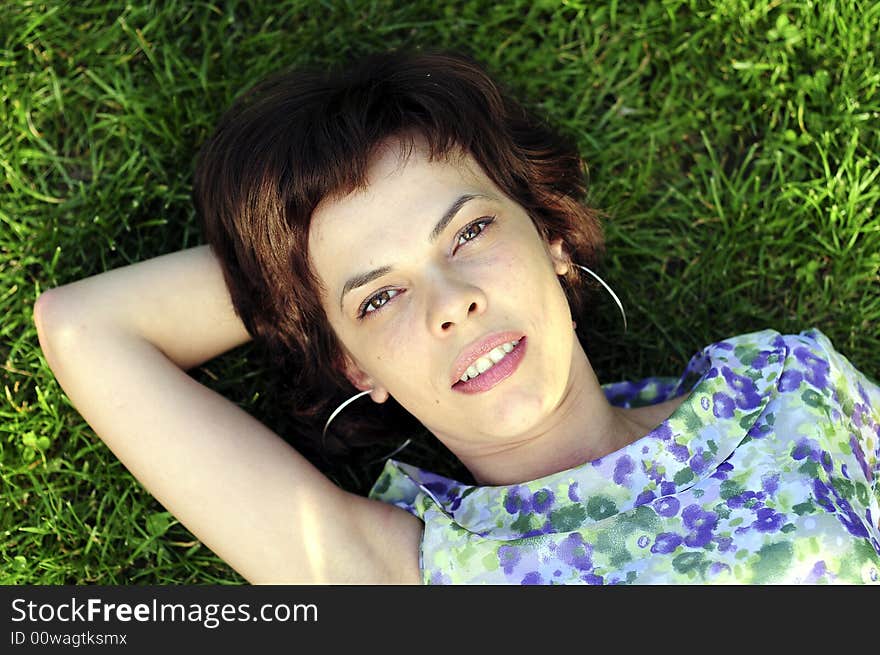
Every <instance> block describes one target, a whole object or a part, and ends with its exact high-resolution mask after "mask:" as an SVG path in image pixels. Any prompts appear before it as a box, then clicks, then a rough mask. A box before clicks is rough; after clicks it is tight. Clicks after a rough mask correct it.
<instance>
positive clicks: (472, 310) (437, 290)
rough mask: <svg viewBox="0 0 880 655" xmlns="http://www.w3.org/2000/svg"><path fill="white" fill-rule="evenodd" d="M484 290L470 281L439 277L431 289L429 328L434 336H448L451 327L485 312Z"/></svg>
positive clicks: (485, 299)
mask: <svg viewBox="0 0 880 655" xmlns="http://www.w3.org/2000/svg"><path fill="white" fill-rule="evenodd" d="M487 304H488V301H487V298H486V294H485V293H484V292H483V290H482V289H481V288H480V287H479V286H476V285H474V284H472V283H471V282H468V281H466V280H461V279H456V278H455V277H452V276H443V275H438V276H437V278H435V280H434V284H433V285H432V288H431V295H430V299H429V305H428V312H427V314H428V316H427V318H428V327H429V329H430V330H431V331H432V332H433V333H434V334H436V335H437V336H440V337H442V336H445V335H447V334H449V333H450V332H451V331H452V329H453V328H454V326H456V325H460V324H462V323H463V322H464V321H466V320H467V319H468V318H471V317H472V316H477V315H479V314H482V313H483V312H484V311H486V306H487Z"/></svg>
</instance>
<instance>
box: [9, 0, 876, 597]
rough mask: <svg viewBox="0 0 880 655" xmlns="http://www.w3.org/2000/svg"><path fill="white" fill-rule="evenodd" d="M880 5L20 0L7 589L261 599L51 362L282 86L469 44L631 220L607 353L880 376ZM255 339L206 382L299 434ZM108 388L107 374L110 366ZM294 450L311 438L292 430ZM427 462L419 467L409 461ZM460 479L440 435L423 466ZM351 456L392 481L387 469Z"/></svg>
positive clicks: (614, 248) (621, 236)
mask: <svg viewBox="0 0 880 655" xmlns="http://www.w3.org/2000/svg"><path fill="white" fill-rule="evenodd" d="M878 34H880V3H878V2H867V1H866V2H856V1H847V0H822V1H819V0H814V1H812V2H810V1H803V2H786V1H784V0H772V1H770V0H718V1H716V2H687V1H684V0H665V1H663V2H659V1H652V2H644V3H642V2H620V3H618V2H609V3H599V2H586V1H585V0H568V1H560V2H549V1H535V0H528V1H526V0H514V1H508V2H500V3H499V2H488V1H475V0H467V1H460V2H448V3H437V2H428V1H421V2H419V1H416V2H407V3H400V2H391V1H384V0H383V1H379V0H375V1H364V2H357V1H345V2H342V1H340V2H336V1H327V2H322V3H318V2H312V1H305V0H303V1H296V2H279V1H276V0H273V1H271V2H268V1H265V0H251V1H248V2H228V3H216V4H214V3H211V2H183V1H180V0H167V1H156V2H152V3H141V2H130V3H124V2H107V1H106V0H105V1H97V0H83V1H82V2H75V3H69V2H56V1H49V2H44V3H31V2H12V3H9V4H8V5H7V6H5V7H4V9H3V12H2V17H0V118H2V127H3V129H2V130H0V166H2V170H0V176H2V177H0V185H2V187H0V278H2V284H0V309H2V313H3V321H2V324H0V330H2V342H0V348H2V362H3V367H2V372H0V376H2V383H3V394H2V397H3V401H2V402H3V404H2V407H0V412H2V419H0V429H2V438H0V583H3V584H62V583H64V584H74V583H78V584H86V583H88V584H147V583H151V584H162V583H191V584H193V583H224V584H238V583H241V582H243V580H242V578H241V577H239V576H238V575H237V574H236V573H235V572H234V571H232V570H231V569H230V568H229V567H228V566H227V565H225V564H224V563H223V562H222V561H221V560H220V559H219V558H218V557H216V556H215V555H214V554H213V553H212V552H211V551H210V550H208V549H207V548H206V547H205V546H203V545H202V544H201V543H200V542H199V541H198V540H197V539H196V538H195V537H193V535H192V534H191V533H190V532H189V531H188V530H187V529H186V528H184V527H183V526H182V525H181V524H179V523H178V522H177V521H176V520H175V519H174V517H173V516H171V515H170V514H169V513H168V512H167V511H165V509H164V508H163V507H162V506H161V505H160V504H159V503H158V502H157V501H155V500H154V499H153V498H152V497H151V496H150V494H149V493H147V492H146V491H145V490H144V489H143V488H142V487H141V486H140V484H139V483H138V482H137V481H136V480H135V479H134V478H133V477H132V476H131V475H130V474H129V473H128V471H127V470H126V469H125V468H124V467H123V466H122V465H121V464H120V463H119V462H118V461H117V460H116V459H115V457H114V456H113V455H112V453H111V452H110V451H109V450H108V449H107V448H106V447H105V446H104V444H103V443H102V442H101V441H100V440H99V439H98V438H97V437H96V436H95V434H94V432H93V431H92V430H91V429H90V427H89V426H88V425H87V424H86V423H85V422H84V421H83V419H82V417H81V416H80V415H79V414H78V413H77V411H76V410H75V409H74V408H73V407H72V405H71V404H70V402H69V400H68V398H67V397H66V395H65V394H64V393H63V392H62V390H61V389H60V387H59V386H58V384H57V382H56V381H55V379H54V377H53V375H52V372H51V371H50V370H49V368H48V367H47V366H46V362H45V359H44V358H43V355H42V353H41V351H40V348H39V344H38V341H37V335H36V330H35V328H34V325H33V322H32V311H33V303H34V300H35V298H36V297H37V296H38V295H39V294H40V293H41V292H42V291H44V290H46V289H49V288H51V287H55V286H59V285H62V284H66V283H68V282H71V281H73V280H76V279H79V278H82V277H86V276H90V275H94V274H97V273H99V272H101V271H104V270H108V269H112V268H116V267H118V266H123V265H126V264H129V263H133V262H135V261H139V260H142V259H146V258H150V257H154V256H157V255H160V254H164V253H167V252H171V251H175V250H180V249H182V248H189V247H192V246H196V245H199V244H201V243H203V240H202V238H201V235H200V233H199V229H198V227H197V221H196V217H195V214H194V210H193V207H192V203H191V199H190V190H191V178H192V168H193V166H192V164H193V158H194V155H195V153H196V151H197V148H198V146H199V144H200V143H201V142H202V141H203V139H204V138H205V137H206V135H207V134H208V132H209V130H210V129H211V127H212V125H213V124H214V122H215V120H216V119H217V117H218V116H219V114H220V112H221V111H222V110H223V109H224V108H225V107H226V106H227V105H228V104H229V102H230V101H231V100H232V98H233V97H234V96H235V95H236V94H237V93H238V92H239V91H241V90H242V89H244V88H245V87H246V86H248V85H250V84H252V83H254V82H255V81H256V80H258V79H259V78H261V77H262V76H263V75H265V74H267V73H269V72H271V71H274V70H276V69H278V68H280V67H284V66H288V65H295V64H298V63H306V62H320V63H326V64H332V63H335V62H338V61H341V60H343V59H344V58H347V57H348V56H354V55H358V54H363V53H367V52H371V51H374V50H378V49H383V48H386V47H393V46H400V45H420V46H427V47H449V48H461V49H464V50H466V51H467V52H470V53H471V54H473V55H475V56H476V57H477V58H478V59H480V60H481V61H483V62H484V63H485V64H486V66H487V67H488V68H489V69H490V71H492V72H493V73H494V74H495V75H496V76H497V77H498V78H499V79H500V80H502V81H503V82H504V83H506V84H507V85H508V86H510V87H511V88H513V89H515V90H516V91H517V92H518V94H519V95H520V96H521V97H522V98H523V99H525V100H526V101H527V103H528V104H530V105H532V106H534V107H537V108H538V109H539V110H540V111H542V112H543V113H544V114H545V115H546V116H547V117H548V118H549V120H550V121H551V122H554V123H556V124H557V125H559V126H560V128H561V129H562V130H563V131H565V132H566V133H568V134H570V135H572V136H573V137H574V138H575V139H576V140H577V142H578V143H579V145H580V147H581V151H582V153H583V155H584V156H585V158H586V160H587V162H588V163H589V166H590V177H591V185H592V189H591V194H590V201H591V202H592V204H594V205H596V206H598V207H600V208H602V209H603V210H604V211H605V212H606V213H607V219H606V222H605V229H606V236H607V257H606V260H605V263H604V267H603V269H602V271H601V274H602V276H603V277H604V279H605V280H606V281H607V282H608V283H609V284H610V285H611V286H612V287H613V288H614V290H615V291H616V292H617V294H618V296H619V297H620V298H621V300H622V302H623V304H624V306H625V308H626V312H627V318H628V322H629V330H628V331H627V332H626V333H623V331H622V322H621V320H620V315H619V314H618V311H617V308H616V306H615V305H614V303H613V301H612V300H611V299H610V297H609V296H607V295H600V296H597V298H598V300H597V305H596V308H595V317H594V318H593V317H591V324H590V325H589V326H588V330H589V334H590V335H591V338H590V339H589V345H588V355H589V357H590V360H591V363H592V364H593V367H594V368H595V370H596V372H597V374H598V376H599V379H600V381H601V382H611V381H615V380H621V379H638V378H641V377H647V376H651V375H675V376H677V375H679V374H680V373H681V370H682V369H683V367H684V365H685V364H686V363H687V361H688V360H689V359H690V357H691V356H692V355H693V354H694V353H695V352H696V351H697V350H698V349H700V348H702V347H703V346H705V345H707V344H709V343H712V342H713V341H717V340H720V339H723V338H726V337H729V336H733V335H735V334H741V333H744V332H750V331H754V330H759V329H764V328H773V329H776V330H778V331H780V332H782V333H791V332H798V331H801V330H804V329H807V328H808V327H813V326H815V327H818V328H819V329H821V330H822V331H823V332H824V333H825V334H826V335H828V336H829V338H830V339H831V340H832V342H833V343H834V345H835V347H836V348H837V349H838V350H839V351H840V352H842V353H843V354H845V355H846V356H847V357H849V359H850V360H851V361H852V362H853V364H854V365H855V366H856V367H857V368H858V369H859V370H861V371H862V372H864V373H865V374H867V375H868V376H870V377H872V378H874V379H878V378H880V215H878V214H877V200H878V197H880V184H878V176H880V156H878V152H880V48H878V46H877V40H876V39H877V35H878ZM252 352H254V348H253V344H248V345H246V346H244V347H242V348H239V349H236V350H235V351H232V352H229V353H226V354H225V355H223V356H221V357H218V358H216V359H214V360H212V361H210V362H208V363H206V364H205V365H204V366H202V367H199V368H197V369H194V370H193V371H190V375H192V376H193V377H194V378H195V379H197V380H199V381H200V382H203V383H204V384H206V385H207V386H209V387H211V388H213V389H215V390H217V391H218V392H220V393H222V394H223V395H225V396H226V397H227V398H229V399H230V400H233V401H234V402H236V403H238V404H240V405H241V406H242V407H243V408H245V409H246V410H247V411H249V412H251V413H252V414H253V415H255V416H256V417H258V418H259V419H261V420H262V421H263V422H265V423H266V424H267V425H269V426H270V427H271V428H272V429H274V430H276V431H277V432H278V433H279V434H282V435H285V423H284V417H283V416H281V415H279V414H278V413H277V412H273V409H272V408H273V406H274V405H275V402H274V399H273V397H272V395H271V386H272V385H271V384H269V382H268V381H269V380H270V379H271V371H269V370H268V369H267V367H265V366H263V365H262V364H261V363H260V362H256V361H253V360H251V361H249V360H248V355H249V354H252ZM95 374H96V375H100V371H99V370H97V371H96V372H95ZM288 436H289V435H288ZM407 453H409V454H407ZM399 457H400V458H401V459H403V460H404V461H411V462H412V463H415V464H422V465H428V466H432V467H433V468H435V469H436V470H438V471H444V470H453V469H454V466H455V465H454V463H453V462H451V461H450V460H449V457H448V454H446V453H444V452H442V450H441V449H440V448H439V447H437V446H436V444H431V443H427V444H423V445H420V446H418V447H415V448H413V449H411V450H409V451H404V452H403V453H401V454H400V455H399ZM366 459H368V458H365V457H353V458H350V459H347V460H345V461H340V462H338V463H337V464H334V465H333V466H332V467H328V468H327V470H326V472H327V474H328V475H329V476H330V477H332V478H333V479H334V480H336V481H337V482H338V483H339V484H340V485H342V486H343V487H345V488H347V489H349V490H353V491H360V492H364V493H365V492H366V491H367V490H368V489H369V487H370V485H371V484H372V482H373V481H374V479H375V477H376V475H377V474H378V470H379V468H381V464H375V463H373V464H369V463H366Z"/></svg>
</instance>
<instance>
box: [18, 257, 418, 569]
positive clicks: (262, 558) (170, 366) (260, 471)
mask: <svg viewBox="0 0 880 655" xmlns="http://www.w3.org/2000/svg"><path fill="white" fill-rule="evenodd" d="M34 320H35V322H36V325H37V332H38V335H39V339H40V345H41V347H42V348H43V352H44V354H45V356H46V360H47V362H48V363H49V366H50V367H51V368H52V371H53V373H54V374H55V376H56V378H57V379H58V382H59V384H60V385H61V387H62V388H63V389H64V391H65V392H66V393H67V395H68V396H69V397H70V400H71V402H72V403H73V404H74V406H75V407H76V408H77V410H78V411H79V412H80V413H81V414H82V416H83V418H85V420H86V421H87V422H88V423H89V425H90V426H91V427H92V428H93V429H94V431H95V432H96V433H97V434H98V436H100V437H101V439H102V440H103V441H104V442H105V443H106V444H107V446H108V447H109V448H110V449H111V450H112V451H113V453H114V454H115V455H116V456H117V457H118V458H119V459H120V460H121V461H122V463H123V464H124V465H125V466H126V467H127V468H128V470H129V471H131V472H132V474H133V475H134V476H135V477H136V478H137V479H138V480H139V481H140V482H141V483H142V484H143V485H144V486H145V487H146V488H147V490H148V491H150V493H151V494H153V496H154V497H155V498H156V499H157V500H159V502H161V503H162V504H163V505H164V506H165V507H166V508H167V509H168V510H169V511H170V512H172V513H173V514H174V515H175V516H176V517H177V518H178V520H180V521H181V522H182V523H183V524H184V525H185V526H186V527H187V528H188V529H189V530H190V531H191V532H192V533H193V534H195V535H196V536H197V537H198V538H199V539H200V540H201V541H202V542H203V543H204V544H205V545H207V546H208V547H209V548H211V550H213V551H214V552H215V553H217V554H218V555H219V556H220V557H221V558H222V559H223V560H224V561H226V562H227V563H229V565H230V566H232V567H233V568H235V569H236V570H237V571H238V572H239V573H241V575H243V576H244V577H245V578H246V579H248V580H249V581H251V582H254V583H342V584H345V583H378V584H383V583H404V582H418V581H419V571H418V544H419V539H420V537H421V529H422V525H421V522H420V521H419V520H418V519H417V518H416V517H413V516H411V515H409V514H408V513H406V512H404V511H403V510H401V509H398V508H396V507H393V506H391V505H387V504H384V503H380V502H377V501H373V500H370V499H367V498H363V497H361V496H357V495H354V494H350V493H347V492H345V491H343V490H341V489H339V488H338V487H337V486H336V485H334V484H333V483H332V482H331V481H330V480H328V479H327V478H326V477H325V476H324V475H322V474H321V473H320V471H318V470H317V469H315V468H314V467H313V466H312V465H311V464H310V463H309V462H308V461H307V460H306V459H305V458H303V457H302V456H301V455H300V454H299V453H297V452H296V450H294V449H293V448H292V447H291V446H290V445H289V444H287V443H286V442H285V441H284V440H283V439H281V438H280V437H279V436H278V435H276V434H274V433H273V432H272V431H271V430H269V429H268V428H267V427H266V426H265V425H263V424H262V423H260V422H259V421H257V420H256V419H255V418H253V417H252V416H250V415H249V414H248V413H247V412H245V411H243V410H242V409H241V408H239V407H238V406H237V405H235V404H234V403H233V402H231V401H229V400H228V399H226V398H224V397H223V396H221V395H220V394H218V393H216V392H214V391H212V390H211V389H208V388H207V387H205V386H203V385H201V384H199V383H198V382H196V381H195V380H193V379H192V378H191V377H190V376H188V375H187V374H186V373H185V372H184V371H185V369H188V368H191V367H193V366H196V365H198V364H200V363H202V362H204V361H207V360H209V359H211V358H212V357H216V356H217V355H219V354H222V353H223V352H226V351H228V350H230V349H232V348H234V347H236V346H239V345H241V344H243V343H245V342H247V341H248V340H249V338H250V337H249V335H248V333H247V331H246V330H245V329H244V326H243V324H242V323H241V320H240V319H239V318H238V317H237V316H236V315H235V314H234V312H233V310H232V305H231V302H230V299H229V293H228V290H227V289H226V285H225V283H224V281H223V277H222V274H221V272H220V268H219V264H218V263H217V261H216V259H215V258H214V256H213V254H212V253H211V251H210V249H209V248H208V247H207V246H199V247H196V248H191V249H188V250H183V251H180V252H176V253H171V254H169V255H163V256H161V257H157V258H155V259H151V260H147V261H144V262H139V263H137V264H133V265H131V266H125V267H122V268H118V269H115V270H112V271H108V272H106V273H102V274H100V275H96V276H93V277H90V278H87V279H84V280H79V281H77V282H74V283H71V284H68V285H64V286H62V287H58V288H57V289H51V290H49V291H47V292H45V293H44V294H42V295H41V296H40V298H39V299H38V301H37V303H36V305H35V309H34Z"/></svg>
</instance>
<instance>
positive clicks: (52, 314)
mask: <svg viewBox="0 0 880 655" xmlns="http://www.w3.org/2000/svg"><path fill="white" fill-rule="evenodd" d="M61 305H62V303H61V302H60V297H59V293H58V291H56V290H53V289H49V290H46V291H44V292H43V293H41V294H40V295H39V297H38V298H37V300H36V302H34V312H33V321H34V326H35V327H36V328H37V339H38V340H39V342H40V349H41V350H42V351H43V356H44V357H45V358H46V363H48V364H49V368H54V366H53V362H54V361H55V357H54V353H53V348H54V346H53V341H54V340H55V335H56V334H57V333H58V332H59V331H60V330H61V326H62V325H63V324H64V319H63V317H62V308H61Z"/></svg>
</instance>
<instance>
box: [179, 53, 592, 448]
mask: <svg viewBox="0 0 880 655" xmlns="http://www.w3.org/2000/svg"><path fill="white" fill-rule="evenodd" d="M405 134H419V135H421V136H422V137H423V138H424V139H425V141H426V142H427V144H428V147H429V155H430V157H431V158H432V159H437V158H442V157H446V156H447V155H449V154H450V153H451V152H452V150H453V149H455V148H456V147H457V148H458V149H460V150H463V151H464V152H469V153H470V154H471V155H472V156H473V157H474V159H475V160H476V161H477V163H479V164H480V166H481V167H482V169H483V170H484V172H485V173H486V175H487V176H488V177H489V178H490V179H491V180H492V181H493V182H494V183H495V184H496V185H497V186H498V187H499V188H500V189H501V190H502V191H503V192H504V193H505V194H506V195H508V196H509V197H510V198H511V199H513V200H514V201H516V202H517V203H518V204H519V205H521V206H522V207H523V208H524V209H525V210H526V212H527V213H528V214H529V216H530V217H531V219H532V221H533V222H534V224H535V226H536V228H537V230H538V232H539V233H540V234H541V236H542V237H543V238H544V239H545V241H547V242H548V243H549V242H550V241H551V240H553V239H556V238H559V237H561V238H562V239H563V243H564V249H565V251H566V253H567V254H568V255H569V256H570V257H571V258H572V260H573V261H575V262H583V263H586V264H587V265H588V266H591V265H592V266H595V265H597V264H598V260H599V258H600V256H601V253H602V251H603V247H604V246H603V244H604V240H603V235H602V229H601V225H600V222H599V215H598V213H597V212H596V211H595V210H593V209H590V208H589V207H587V206H586V205H585V204H584V201H585V195H586V167H585V165H584V163H583V161H582V159H581V158H580V156H579V154H578V152H577V149H576V147H575V146H574V145H573V143H572V142H571V141H570V140H568V139H566V138H565V137H563V136H562V135H560V134H559V133H557V132H556V131H554V130H553V129H551V128H550V127H548V126H547V125H546V124H545V123H544V122H543V121H541V120H540V119H539V118H537V117H536V116H535V115H534V114H532V113H531V112H529V111H527V110H526V109H525V108H524V107H523V106H522V105H521V104H520V103H518V102H516V101H515V100H514V99H513V98H512V97H511V95H510V93H508V92H507V91H506V90H504V89H503V88H502V87H501V86H500V85H499V84H498V83H497V82H495V81H494V80H493V79H491V78H490V76H489V75H488V74H487V72H486V71H485V70H484V69H483V67H482V66H481V65H479V64H478V63H477V62H476V61H475V60H474V59H473V58H472V57H471V56H469V55H466V54H463V53H454V52H438V51H433V52H419V51H402V50H398V51H392V52H385V53H379V54H375V55H371V56H369V57H366V58H363V59H360V60H358V61H356V62H353V63H351V64H349V65H347V66H345V67H342V68H339V69H337V70H332V71H327V70H322V69H319V68H317V67H312V68H303V69H296V70H292V71H285V72H282V73H279V74H275V75H273V76H272V77H270V78H268V79H266V80H264V81H262V82H260V83H258V84H257V85H256V86H254V87H253V88H251V89H250V90H248V91H247V92H246V93H244V94H243V95H241V96H240V97H239V98H238V99H237V100H236V101H235V102H234V103H233V104H232V106H231V107H230V108H229V109H228V110H227V111H226V112H225V113H224V115H223V116H222V117H221V119H220V121H219V123H218V125H217V127H216V130H215V132H214V133H213V134H212V135H211V136H210V138H209V139H208V140H207V141H206V143H205V144H204V145H203V147H202V149H201V151H200V153H199V156H198V158H197V164H196V173H195V181H194V200H195V205H196V209H197V211H198V213H199V217H200V220H201V223H202V229H203V230H204V235H205V238H206V240H207V242H208V243H209V244H210V246H211V248H212V250H213V252H214V254H215V255H216V256H217V258H218V259H219V261H220V264H221V267H222V270H223V275H224V278H225V281H226V285H227V287H228V288H229V292H230V295H231V298H232V303H233V306H234V308H235V311H236V313H237V314H238V315H239V317H240V318H241V320H242V322H243V323H244V325H245V327H246V328H247V330H248V332H249V333H250V334H251V335H252V336H253V337H254V339H255V341H256V342H258V343H259V344H260V345H262V347H263V348H264V349H265V352H266V353H267V355H268V356H269V357H270V358H271V359H270V360H269V361H271V362H272V365H273V366H280V367H282V368H283V370H284V371H285V372H286V374H287V375H286V377H288V378H289V379H290V380H291V382H290V384H289V394H290V397H289V399H288V400H289V404H290V410H291V411H292V413H293V414H294V415H295V418H296V420H297V421H298V422H299V424H300V426H301V427H300V428H299V430H300V431H302V432H304V433H306V435H305V436H308V435H314V436H316V437H320V435H321V430H322V428H323V425H324V422H325V421H326V420H327V418H328V417H329V415H330V413H331V412H332V410H333V409H334V408H335V407H336V406H338V405H339V404H340V403H341V402H342V401H343V400H345V399H346V398H348V397H350V396H351V395H352V394H353V393H355V392H356V389H355V388H354V387H353V386H352V385H351V383H350V382H349V381H348V379H347V378H346V377H345V375H344V374H343V369H342V366H341V363H342V353H343V350H342V347H341V343H340V342H339V340H338V339H337V337H336V334H335V332H334V331H333V329H332V328H331V326H330V324H329V322H328V320H327V317H326V314H325V312H324V310H323V307H322V305H321V301H320V295H319V292H318V289H319V288H320V283H319V280H318V279H317V277H316V275H315V274H314V272H313V271H312V270H310V267H309V264H308V261H309V259H308V237H309V225H310V222H311V218H312V212H313V211H314V210H315V208H316V207H317V205H318V203H320V202H321V200H322V199H324V198H325V197H334V196H336V197H339V196H344V195H346V194H347V193H349V192H352V191H355V190H357V189H363V188H365V187H366V173H367V169H368V165H369V164H370V161H371V157H372V155H373V153H374V149H375V147H376V146H377V145H378V144H380V143H381V142H383V141H385V140H387V139H389V138H398V137H401V138H402V137H403V135H405ZM561 283H562V287H563V289H564V291H565V293H566V296H567V298H568V301H569V306H570V308H571V311H572V316H574V317H575V319H576V320H577V318H578V317H579V316H580V315H581V314H582V312H583V310H584V306H585V293H586V290H587V285H586V284H585V282H584V277H583V276H582V274H581V273H580V271H579V270H578V269H576V267H570V271H569V273H568V274H567V275H566V276H564V277H563V278H562V280H561ZM578 322H579V323H580V321H578ZM369 404H370V405H375V404H374V403H369ZM359 409H361V410H362V411H360V412H359V411H358V410H357V409H355V408H352V409H347V410H346V411H345V412H342V413H341V414H340V415H339V416H338V417H337V418H335V419H334V421H333V424H332V428H331V430H330V431H329V433H328V446H330V447H331V449H332V450H335V451H336V452H340V451H344V450H346V449H347V448H348V447H351V446H357V445H368V444H372V443H377V442H379V441H382V442H385V441H388V442H394V443H398V442H400V441H401V440H403V439H405V438H407V437H410V436H413V435H414V433H416V432H418V431H421V432H424V431H425V430H424V427H423V426H421V424H420V423H419V422H418V421H417V420H416V419H415V418H414V417H413V416H412V415H410V414H409V413H408V412H406V411H405V410H404V409H403V408H402V407H400V406H399V405H398V404H397V403H396V402H395V401H394V399H393V398H389V400H388V401H387V402H386V403H384V404H383V405H381V406H379V407H372V408H370V409H369V411H367V410H366V409H365V408H359ZM331 437H332V438H331Z"/></svg>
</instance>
